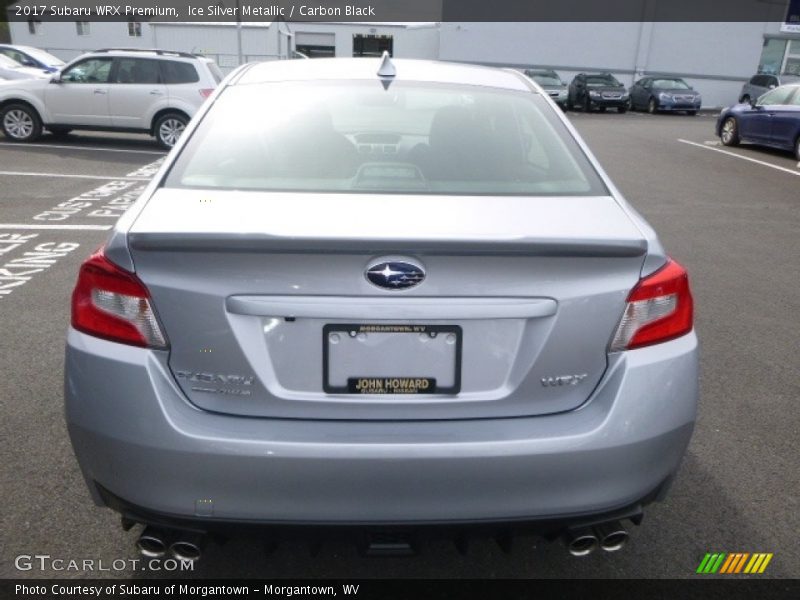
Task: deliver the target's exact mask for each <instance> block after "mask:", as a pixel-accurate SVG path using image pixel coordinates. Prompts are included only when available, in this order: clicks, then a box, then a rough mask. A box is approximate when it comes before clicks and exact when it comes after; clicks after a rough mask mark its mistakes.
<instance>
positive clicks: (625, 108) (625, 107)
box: [617, 106, 628, 114]
mask: <svg viewBox="0 0 800 600" xmlns="http://www.w3.org/2000/svg"><path fill="white" fill-rule="evenodd" d="M617 112H618V113H620V114H625V113H626V112H628V107H627V106H620V107H618V108H617Z"/></svg>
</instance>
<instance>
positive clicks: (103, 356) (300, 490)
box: [65, 330, 697, 524]
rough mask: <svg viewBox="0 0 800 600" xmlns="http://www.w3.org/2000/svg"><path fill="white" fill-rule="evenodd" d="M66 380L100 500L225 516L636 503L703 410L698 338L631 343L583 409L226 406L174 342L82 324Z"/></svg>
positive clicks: (475, 516) (437, 517)
mask: <svg viewBox="0 0 800 600" xmlns="http://www.w3.org/2000/svg"><path fill="white" fill-rule="evenodd" d="M112 357H113V358H112ZM65 394H66V398H65V400H66V418H67V424H68V428H69V432H70V436H71V439H72V443H73V447H74V449H75V453H76V455H77V458H78V461H79V463H80V465H81V469H82V470H83V473H84V476H85V477H86V479H87V482H89V484H90V489H92V492H93V494H94V498H95V500H96V502H97V503H98V504H111V505H112V506H114V507H115V508H117V509H118V510H124V509H125V507H136V510H138V511H139V512H141V513H149V514H153V515H169V516H170V517H171V518H173V519H186V520H188V521H203V522H209V521H211V522H222V523H224V522H228V521H230V522H248V523H304V524H315V523H320V524H322V523H324V524H370V523H376V524H381V523H400V524H414V523H426V522H437V523H442V522H463V521H481V520H490V521H503V520H507V521H516V520H547V519H559V518H566V517H569V516H570V515H591V514H601V513H610V512H612V511H615V510H618V509H624V508H625V507H630V506H631V505H634V504H635V503H638V502H641V501H642V499H645V498H652V496H653V495H654V492H655V491H657V490H658V489H659V488H660V486H662V484H663V483H664V482H665V481H667V480H669V478H670V477H671V476H672V475H673V474H674V473H675V471H676V470H677V468H678V466H679V463H680V460H681V457H682V456H683V454H684V451H685V449H686V446H687V444H688V442H689V438H690V436H691V432H692V429H693V425H694V420H695V413H696V402H697V340H696V337H695V335H694V333H691V334H689V335H687V336H684V337H682V338H679V339H677V340H674V341H671V342H668V343H665V344H660V345H658V346H655V347H651V348H643V349H640V350H636V351H632V352H625V353H621V354H619V355H617V356H615V357H613V358H612V361H611V364H610V366H609V370H608V372H607V374H606V376H605V377H604V378H603V380H602V382H601V383H600V385H599V386H598V388H597V389H596V390H595V392H594V394H593V395H592V398H591V399H590V400H589V401H588V402H587V403H586V404H584V405H583V406H582V407H581V408H580V409H577V410H574V411H570V412H567V413H562V414H554V415H549V416H539V417H531V418H514V419H486V420H463V421H436V422H433V421H427V422H425V421H418V422H388V421H384V422H347V421H297V420H290V419H284V420H280V419H263V418H245V417H232V416H225V415H218V414H213V413H209V412H206V411H202V410H200V409H198V408H196V407H195V406H193V405H192V404H190V403H189V402H188V401H187V400H186V399H185V398H184V397H183V395H182V394H181V392H180V390H179V389H178V388H177V386H176V385H175V383H174V381H173V379H172V376H171V375H170V373H169V371H168V369H167V367H166V353H160V352H154V351H149V350H143V349H139V348H133V347H127V346H122V345H119V344H114V343H111V342H107V341H104V340H100V339H97V338H93V337H91V336H87V335H84V334H81V333H78V332H76V331H74V330H71V331H70V334H69V338H68V343H67V352H66V385H65ZM95 484H99V485H100V486H102V488H104V490H107V492H108V493H107V494H105V496H101V495H100V494H99V493H98V491H97V488H96V486H95ZM111 497H114V498H117V499H124V501H120V502H114V501H110V500H109V498H111ZM104 498H105V499H104ZM131 510H132V509H131ZM134 512H135V511H134Z"/></svg>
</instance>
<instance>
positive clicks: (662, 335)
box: [609, 259, 694, 352]
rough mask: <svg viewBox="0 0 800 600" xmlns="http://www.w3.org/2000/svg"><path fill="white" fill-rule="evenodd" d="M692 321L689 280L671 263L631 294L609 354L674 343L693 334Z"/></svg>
mask: <svg viewBox="0 0 800 600" xmlns="http://www.w3.org/2000/svg"><path fill="white" fill-rule="evenodd" d="M693 319H694V308H693V302H692V293H691V291H690V289H689V276H688V275H687V274H686V269H684V268H683V267H682V266H680V265H679V264H678V263H676V262H675V261H674V260H672V259H669V260H668V261H667V264H666V265H664V266H663V267H661V269H659V270H658V271H656V272H655V273H653V274H652V275H649V276H647V277H645V278H644V279H642V280H640V281H639V283H637V284H636V287H635V288H633V290H631V293H630V294H629V295H628V303H627V305H626V306H625V312H624V313H623V315H622V320H621V321H620V323H619V327H617V333H616V334H615V335H614V340H613V341H612V342H611V347H610V348H609V350H610V351H611V352H618V351H620V350H631V349H633V348H640V347H642V346H650V345H651V344H658V343H660V342H666V341H667V340H672V339H675V338H676V337H680V336H682V335H685V334H687V333H689V332H690V331H691V330H692V325H693Z"/></svg>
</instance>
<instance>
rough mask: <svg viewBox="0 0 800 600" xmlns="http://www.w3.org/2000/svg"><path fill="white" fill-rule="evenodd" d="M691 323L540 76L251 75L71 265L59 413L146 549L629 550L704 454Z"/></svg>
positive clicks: (679, 282)
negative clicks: (247, 542)
mask: <svg viewBox="0 0 800 600" xmlns="http://www.w3.org/2000/svg"><path fill="white" fill-rule="evenodd" d="M692 322H693V306H692V296H691V293H690V290H689V284H688V279H687V274H686V271H685V270H684V269H683V268H682V267H681V266H680V265H679V264H678V263H677V262H675V261H674V260H672V259H670V258H669V257H668V256H667V255H666V253H665V251H664V249H663V248H662V246H661V244H660V243H659V241H658V239H657V237H656V234H655V233H654V231H653V230H652V229H651V227H650V226H649V225H648V224H647V223H646V222H645V221H644V220H643V219H642V217H641V216H639V215H638V214H637V213H636V212H635V211H634V210H633V209H632V208H631V207H630V206H629V205H628V203H627V202H626V201H625V200H624V199H623V198H622V196H621V195H620V193H619V192H618V191H617V189H616V188H615V187H614V185H613V184H612V183H611V181H610V180H609V179H608V177H607V176H606V174H605V173H604V172H603V170H602V169H601V167H600V166H599V165H598V163H597V161H596V159H595V158H594V157H593V156H592V154H591V152H590V151H589V150H588V148H587V147H586V145H585V144H584V142H583V141H582V140H581V139H580V138H579V136H578V135H577V133H576V132H575V130H574V129H573V128H572V126H571V125H570V124H569V122H568V121H567V120H566V119H565V117H564V115H563V114H562V111H560V110H559V109H558V108H557V107H556V105H555V104H554V103H553V102H552V100H551V99H550V98H549V97H548V96H547V94H546V93H543V92H542V90H541V89H540V88H539V87H538V86H537V85H536V84H535V83H533V82H532V81H531V80H529V79H528V78H526V77H525V76H524V75H522V74H520V73H518V72H514V71H504V70H497V69H489V68H484V67H474V66H467V65H455V64H445V63H435V62H422V61H419V62H418V61H402V60H397V61H396V62H391V61H390V59H389V58H388V56H385V57H384V59H383V60H382V61H381V60H376V59H352V60H351V59H347V60H342V59H331V60H311V61H309V60H306V61H281V62H273V63H265V64H256V65H247V66H244V67H241V68H240V69H238V70H237V71H235V72H234V73H233V74H231V75H230V76H229V77H228V79H227V80H226V81H225V82H223V84H222V85H221V86H220V88H218V90H217V91H216V92H215V93H214V94H213V96H212V97H211V98H210V99H209V101H208V103H207V104H206V105H205V106H204V107H203V108H202V109H201V111H200V112H199V113H198V115H197V117H196V118H195V119H194V120H193V121H192V123H191V124H190V125H189V127H188V128H187V130H186V132H185V135H184V136H183V137H181V139H180V141H179V142H178V144H177V145H176V146H175V148H174V149H173V151H172V152H171V154H170V155H169V157H168V158H167V160H166V163H165V164H164V166H163V168H162V169H161V171H160V172H159V173H158V175H157V176H156V177H155V179H154V180H153V181H152V182H151V184H150V186H149V187H148V188H147V190H146V191H145V193H144V194H143V196H142V197H141V199H140V200H139V201H138V202H137V203H136V204H135V205H134V207H132V208H131V209H130V210H129V211H128V213H126V215H125V216H124V217H123V218H122V219H121V220H120V221H119V222H118V223H117V225H116V226H115V228H114V229H113V231H112V233H111V235H110V237H109V238H108V240H107V242H106V244H105V245H104V247H103V248H101V249H100V250H98V251H97V252H96V253H95V254H94V255H92V256H91V257H90V258H88V259H87V260H86V262H85V263H84V264H83V266H82V267H81V269H80V274H79V276H78V282H77V285H76V287H75V291H74V295H73V299H72V326H71V328H70V331H69V336H68V340H67V350H66V382H65V385H66V417H67V422H68V426H69V432H70V435H71V439H72V443H73V446H74V449H75V453H76V455H77V458H78V461H79V462H80V465H81V469H82V471H83V473H84V475H85V478H86V481H87V482H88V485H89V489H90V491H91V494H92V496H93V498H94V500H95V502H96V503H97V504H98V505H105V506H110V507H112V508H113V509H115V510H117V511H119V512H121V513H122V515H123V517H124V519H123V522H124V523H126V524H128V525H130V524H134V523H140V524H143V525H146V526H148V527H147V528H146V529H145V530H144V532H143V534H142V536H141V537H140V538H139V548H140V550H142V552H144V553H145V554H147V555H149V556H163V555H165V554H166V553H169V552H172V553H173V554H174V555H175V556H182V557H187V556H188V557H191V558H196V557H198V556H199V553H200V550H199V548H200V542H201V540H202V539H203V537H204V536H205V535H208V534H211V533H220V532H224V531H226V530H228V529H232V528H235V527H237V526H238V527H246V528H248V529H256V528H258V527H264V528H267V529H269V531H281V530H283V531H285V530H286V526H304V527H298V529H302V530H305V531H308V530H309V528H311V529H313V530H315V531H322V530H326V528H336V529H337V530H339V529H346V528H348V527H350V526H352V527H354V528H357V529H358V530H359V531H360V532H362V533H363V532H366V537H365V538H364V539H366V542H365V543H366V544H367V549H374V550H376V551H378V550H380V549H381V548H382V547H383V548H385V547H386V544H384V545H383V546H381V542H380V540H381V539H382V538H380V536H379V535H378V534H380V533H381V532H392V533H393V534H396V535H397V536H398V537H396V538H393V539H394V540H395V541H394V542H393V543H392V544H388V546H390V547H392V548H396V547H398V546H403V544H404V542H402V540H403V539H405V538H404V537H403V535H404V532H407V531H411V530H414V531H417V530H419V528H420V527H421V526H428V527H427V528H426V530H436V527H437V526H438V527H439V529H440V530H446V531H447V532H457V531H462V530H468V529H469V528H470V527H475V526H482V527H484V528H488V529H491V528H494V527H502V528H513V527H515V526H519V527H520V528H529V529H530V530H531V531H534V532H538V533H541V534H543V535H546V536H553V537H556V536H564V537H566V540H567V544H568V547H569V548H570V550H571V551H572V552H573V553H574V554H586V553H588V552H590V551H592V549H594V548H595V547H603V548H605V549H606V550H614V549H617V548H619V547H621V546H622V544H623V543H624V542H625V539H626V537H627V534H626V532H625V529H624V526H623V525H622V522H623V521H625V520H632V521H633V522H637V523H638V521H639V520H640V518H641V516H642V507H643V506H644V505H645V504H647V503H648V502H650V501H652V500H657V499H661V498H663V497H664V495H665V493H666V491H667V488H668V487H669V484H670V482H671V481H672V479H673V478H674V476H675V474H676V471H677V469H678V466H679V464H680V461H681V457H682V456H683V454H684V452H685V450H686V447H687V444H688V442H689V438H690V436H691V433H692V429H693V425H694V421H695V414H696V404H697V396H698V385H697V369H698V353H697V338H696V336H695V333H694V330H693V324H692ZM373 534H374V535H373ZM360 535H361V534H360ZM375 540H378V541H375ZM397 540H401V541H397Z"/></svg>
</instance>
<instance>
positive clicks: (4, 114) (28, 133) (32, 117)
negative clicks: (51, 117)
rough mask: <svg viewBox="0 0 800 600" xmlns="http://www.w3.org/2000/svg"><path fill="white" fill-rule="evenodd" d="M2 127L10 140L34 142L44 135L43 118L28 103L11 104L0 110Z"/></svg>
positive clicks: (0, 125)
mask: <svg viewBox="0 0 800 600" xmlns="http://www.w3.org/2000/svg"><path fill="white" fill-rule="evenodd" d="M0 128H2V130H3V134H5V136H6V138H7V139H8V141H10V142H23V143H24V142H34V141H36V140H37V139H39V137H40V136H41V135H42V120H41V119H40V118H39V113H37V112H36V110H35V109H34V108H33V107H32V106H30V105H28V104H9V105H8V106H6V107H4V108H3V110H1V111H0Z"/></svg>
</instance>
